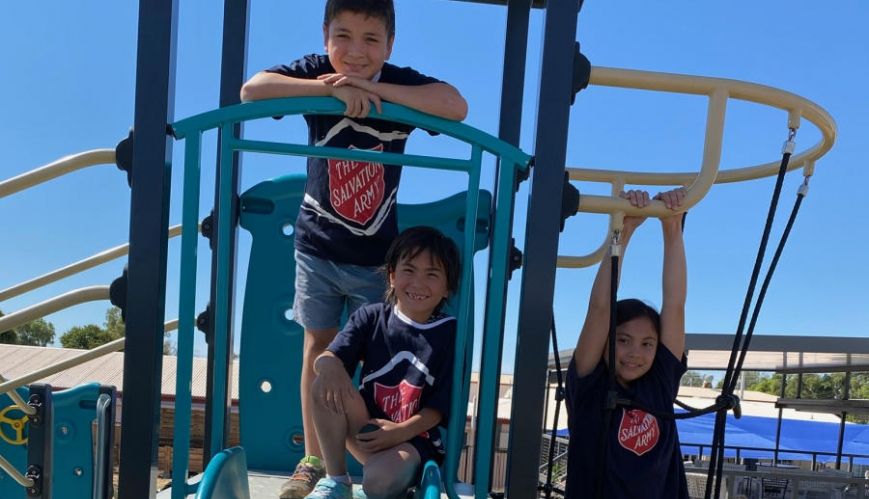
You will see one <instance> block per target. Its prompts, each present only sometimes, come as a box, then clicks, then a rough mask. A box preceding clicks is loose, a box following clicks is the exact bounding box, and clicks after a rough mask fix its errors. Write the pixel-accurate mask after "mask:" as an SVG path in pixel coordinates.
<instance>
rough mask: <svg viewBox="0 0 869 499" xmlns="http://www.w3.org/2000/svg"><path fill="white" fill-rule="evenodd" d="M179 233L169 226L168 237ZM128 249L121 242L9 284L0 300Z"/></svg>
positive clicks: (114, 257) (52, 280)
mask: <svg viewBox="0 0 869 499" xmlns="http://www.w3.org/2000/svg"><path fill="white" fill-rule="evenodd" d="M180 234H181V225H180V224H179V225H175V226H172V227H170V228H169V239H172V238H173V237H177V236H179V235H180ZM129 251H130V243H126V244H121V245H119V246H115V247H114V248H109V249H107V250H105V251H102V252H100V253H97V254H95V255H92V256H90V257H88V258H85V259H84V260H79V261H78V262H75V263H71V264H69V265H67V266H66V267H61V268H59V269H56V270H53V271H51V272H49V273H47V274H43V275H41V276H39V277H35V278H33V279H30V280H29V281H24V282H22V283H19V284H16V285H14V286H10V287H8V288H6V289H4V290H0V301H3V300H8V299H9V298H14V297H16V296H18V295H21V294H24V293H26V292H28V291H33V290H34V289H36V288H39V287H42V286H45V285H46V284H51V283H53V282H55V281H59V280H61V279H63V278H64V277H69V276H71V275H75V274H78V273H80V272H83V271H85V270H88V269H91V268H94V267H96V266H97V265H100V264H103V263H106V262H109V261H111V260H114V259H116V258H120V257H122V256H124V255H126V254H127V253H129Z"/></svg>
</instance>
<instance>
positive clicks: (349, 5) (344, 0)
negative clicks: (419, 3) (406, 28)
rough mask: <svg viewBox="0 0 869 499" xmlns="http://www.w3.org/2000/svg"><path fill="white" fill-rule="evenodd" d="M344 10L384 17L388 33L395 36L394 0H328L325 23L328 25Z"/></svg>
mask: <svg viewBox="0 0 869 499" xmlns="http://www.w3.org/2000/svg"><path fill="white" fill-rule="evenodd" d="M344 11H349V12H353V13H356V14H363V15H366V16H368V17H376V18H379V19H382V20H383V23H384V24H385V25H386V34H387V35H388V36H390V37H392V36H395V6H394V5H393V4H392V0H327V2H326V13H325V15H324V16H323V24H325V25H326V26H328V25H329V23H331V22H332V19H335V17H336V16H337V15H338V14H340V13H341V12H344Z"/></svg>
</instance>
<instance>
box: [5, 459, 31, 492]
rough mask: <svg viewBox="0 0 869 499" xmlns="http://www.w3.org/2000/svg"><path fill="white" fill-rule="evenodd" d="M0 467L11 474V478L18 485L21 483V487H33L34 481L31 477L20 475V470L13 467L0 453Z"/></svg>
mask: <svg viewBox="0 0 869 499" xmlns="http://www.w3.org/2000/svg"><path fill="white" fill-rule="evenodd" d="M0 469H2V470H3V471H5V472H6V474H8V475H9V476H11V477H12V479H13V480H15V481H16V482H18V485H21V486H22V487H27V488H30V487H33V484H34V483H36V482H34V481H33V479H32V478H27V477H26V476H24V475H22V474H21V472H20V471H18V470H17V469H15V466H12V463H10V462H9V461H7V460H6V458H5V457H3V455H0Z"/></svg>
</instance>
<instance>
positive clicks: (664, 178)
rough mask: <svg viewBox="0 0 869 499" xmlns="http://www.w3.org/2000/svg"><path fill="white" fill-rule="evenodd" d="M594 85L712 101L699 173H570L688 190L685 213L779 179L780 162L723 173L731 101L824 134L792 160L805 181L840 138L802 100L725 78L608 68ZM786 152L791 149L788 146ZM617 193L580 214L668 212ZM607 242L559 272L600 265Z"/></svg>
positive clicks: (563, 262) (562, 262) (586, 201)
mask: <svg viewBox="0 0 869 499" xmlns="http://www.w3.org/2000/svg"><path fill="white" fill-rule="evenodd" d="M591 84H593V85H599V86H609V87H621V88H633V89H641V90H653V91H662V92H676V93H684V94H694V95H706V96H708V97H709V105H708V110H707V118H706V132H705V143H704V149H703V157H702V161H701V165H700V171H699V172H698V173H694V172H691V173H685V172H677V173H665V172H661V173H652V172H635V171H618V170H601V169H591V168H576V167H568V168H567V171H568V172H569V175H570V179H571V180H576V181H589V182H600V183H609V184H611V185H613V186H614V187H615V186H616V185H617V184H618V185H622V186H623V185H625V184H634V185H667V186H680V185H681V186H685V187H686V188H687V191H686V195H685V200H684V202H683V205H682V208H683V210H687V209H689V208H691V207H692V206H694V205H695V204H697V203H698V202H699V201H700V200H701V199H702V198H703V197H704V196H705V195H706V193H707V192H708V191H709V189H710V188H711V186H712V184H714V183H728V182H740V181H744V180H750V179H756V178H761V177H766V176H770V175H774V174H776V172H777V171H778V166H779V162H778V161H774V162H769V163H763V164H759V165H754V166H749V167H745V168H736V169H729V170H724V171H719V165H720V162H721V148H722V138H723V132H724V115H725V109H726V104H727V101H728V100H729V99H737V100H743V101H748V102H754V103H758V104H764V105H768V106H771V107H775V108H778V109H782V110H784V111H786V112H787V114H788V123H787V124H788V128H789V129H791V130H792V131H794V132H795V131H796V129H798V128H799V126H800V120H801V119H802V118H805V119H806V120H808V121H810V122H811V123H813V124H814V125H815V126H816V127H817V128H818V129H819V131H820V133H821V140H820V141H819V142H818V143H817V144H815V145H814V146H812V147H810V148H809V149H807V150H806V151H803V152H801V153H799V154H797V155H795V156H793V157H792V158H791V160H790V163H789V165H788V170H793V169H795V168H799V167H803V169H804V170H805V172H804V174H805V175H811V174H812V173H813V171H814V167H815V162H816V161H817V160H818V159H819V158H820V157H822V156H823V155H824V154H826V153H827V151H829V150H830V148H831V147H832V146H833V142H834V141H835V138H836V123H835V121H834V120H833V118H832V117H831V116H830V114H829V113H827V111H826V110H824V109H823V108H821V107H820V106H819V105H817V104H815V103H814V102H811V101H809V100H808V99H805V98H803V97H800V96H798V95H795V94H792V93H790V92H786V91H784V90H780V89H777V88H773V87H769V86H765V85H759V84H756V83H748V82H743V81H738V80H730V79H725V78H710V77H702V76H689V75H679V74H670V73H657V72H650V71H636V70H627V69H616V68H606V67H595V68H592V72H591ZM786 147H793V146H792V142H791V145H790V146H788V144H787V143H786ZM618 190H620V189H615V188H614V189H613V192H612V194H611V195H610V196H596V195H590V194H583V195H582V196H581V197H580V201H579V205H578V206H577V211H583V212H590V213H609V214H612V213H615V212H619V211H620V212H623V213H624V214H626V215H643V216H663V215H667V214H669V210H667V208H666V207H665V206H664V204H663V203H662V202H661V201H656V200H653V201H652V202H651V203H650V205H649V206H647V207H646V208H642V209H640V208H634V207H632V206H631V205H630V203H629V202H628V201H627V200H625V199H621V198H620V197H618ZM605 245H606V242H605V243H603V244H602V245H601V246H600V247H599V248H598V249H597V250H595V251H593V252H592V253H590V254H588V255H585V256H559V259H558V265H559V266H560V267H585V266H589V265H593V264H595V263H597V262H598V261H600V258H602V257H603V254H604V253H605V252H606V247H605Z"/></svg>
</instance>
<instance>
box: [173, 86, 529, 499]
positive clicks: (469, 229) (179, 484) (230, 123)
mask: <svg viewBox="0 0 869 499" xmlns="http://www.w3.org/2000/svg"><path fill="white" fill-rule="evenodd" d="M343 112H344V104H343V103H341V102H340V101H338V100H336V99H332V98H327V97H304V98H286V99H274V100H266V101H258V102H252V103H245V104H239V105H235V106H230V107H226V108H222V109H218V110H214V111H210V112H206V113H203V114H199V115H196V116H192V117H190V118H187V119H184V120H181V121H179V122H177V123H175V124H174V125H173V127H172V128H173V131H174V134H175V137H176V138H177V139H179V140H181V139H183V140H184V141H185V149H184V151H185V152H184V175H183V177H184V187H183V208H182V209H183V214H182V241H181V276H180V298H179V317H180V321H179V328H178V329H179V334H178V371H177V380H176V384H177V385H176V409H175V411H176V412H175V435H174V454H175V458H174V459H173V477H175V478H176V480H175V483H174V484H173V495H172V497H173V499H180V498H183V497H186V495H187V494H188V493H191V492H193V491H195V490H196V485H191V484H189V483H188V482H187V481H186V479H184V480H178V478H184V477H186V476H187V471H188V469H187V468H188V459H187V456H188V455H189V450H190V425H189V422H190V417H191V402H192V395H191V377H192V361H193V328H194V319H193V318H194V317H195V315H196V314H195V311H194V302H195V292H196V290H195V288H196V249H197V222H198V217H199V192H200V180H201V178H200V177H201V160H202V154H201V146H202V134H203V133H204V132H206V131H210V130H215V129H216V130H217V133H218V134H219V137H220V142H219V143H220V150H219V151H218V155H219V158H220V161H219V163H218V164H219V167H218V168H219V169H220V171H219V172H218V175H217V178H219V179H220V182H219V185H218V186H217V191H218V194H217V203H216V204H217V209H220V208H225V207H228V206H231V201H232V197H233V196H234V195H236V194H237V193H235V192H233V186H232V178H233V175H232V174H231V173H232V172H231V171H230V169H231V168H232V164H233V162H232V156H233V154H235V153H236V152H258V153H273V154H283V155H293V156H305V157H320V158H335V159H349V160H359V161H373V162H379V163H383V164H384V165H390V164H393V165H404V166H410V167H414V166H415V167H425V168H432V169H438V170H449V171H458V172H464V173H466V174H467V176H468V177H467V178H468V182H467V192H468V204H467V209H466V213H465V220H476V217H477V213H476V210H477V205H478V193H479V190H480V171H481V168H482V158H483V153H489V154H492V155H494V156H496V157H497V158H498V161H499V165H500V169H499V175H498V178H497V180H496V182H497V192H498V193H499V194H498V196H497V197H496V200H495V206H494V210H493V217H494V218H493V223H492V228H491V232H490V234H491V235H490V237H491V249H490V258H489V268H488V269H487V270H488V273H487V275H489V279H488V283H487V292H486V304H485V307H486V308H485V310H486V317H485V322H484V327H483V331H484V338H483V342H484V344H483V356H484V357H486V359H487V361H485V362H484V363H483V365H484V366H497V365H499V363H498V362H496V361H495V359H497V358H499V357H500V355H501V351H500V348H499V347H500V341H498V340H499V339H500V335H501V334H502V332H501V330H500V329H501V327H502V326H501V325H502V323H503V317H504V311H505V303H504V301H505V299H504V295H505V293H504V290H505V289H506V284H507V279H508V275H509V254H510V248H511V244H510V241H511V239H510V233H511V229H512V220H511V218H510V217H511V215H512V212H513V202H514V198H513V192H514V182H515V180H514V179H515V178H516V173H517V171H519V170H524V169H527V168H528V166H529V163H530V161H531V157H530V156H528V155H527V154H525V153H524V152H522V151H521V150H519V149H517V148H515V147H513V146H511V145H510V144H507V143H505V142H503V141H500V140H498V139H497V138H495V137H493V136H491V135H489V134H486V133H484V132H482V131H480V130H477V129H475V128H472V127H470V126H467V125H464V124H462V123H458V122H454V121H448V120H444V119H441V118H437V117H434V116H430V115H427V114H423V113H419V112H417V111H413V110H410V109H408V108H405V107H402V106H398V105H394V104H388V103H385V104H383V112H382V114H378V113H377V112H375V111H372V112H371V114H370V117H371V118H381V119H384V120H389V121H395V122H400V123H405V124H410V125H413V126H415V127H418V128H422V129H426V130H430V131H433V132H438V133H440V134H442V135H445V136H448V137H452V138H455V139H457V140H459V141H461V142H465V143H467V144H468V145H470V148H471V151H470V155H469V157H468V158H467V159H455V158H444V157H434V156H420V155H412V154H396V153H387V152H376V151H367V150H360V149H342V148H334V147H321V146H312V145H305V144H293V143H278V142H266V141H257V140H247V139H244V138H241V137H236V136H235V134H234V131H233V128H234V125H236V124H240V123H243V122H246V121H250V120H255V119H261V118H268V117H272V116H286V115H299V114H328V115H341V114H343ZM217 220H218V225H217V227H216V231H215V234H216V241H215V245H214V251H216V261H217V265H216V274H215V276H214V279H215V281H216V287H217V293H216V300H215V303H214V304H213V305H214V314H215V324H218V325H225V324H229V320H228V314H229V308H228V303H229V292H230V289H229V276H230V269H231V266H232V265H233V264H234V262H232V261H231V260H230V254H231V253H230V235H231V231H232V229H233V227H232V225H231V220H230V217H228V216H220V214H219V213H218V215H217ZM474 239H475V227H474V224H470V223H468V224H465V227H464V240H463V243H464V244H463V250H462V251H463V255H462V260H463V261H464V262H465V263H466V264H465V265H464V266H463V269H462V281H461V289H460V300H459V302H458V304H457V306H458V324H459V331H458V334H457V337H456V348H455V363H454V366H455V367H454V373H453V375H454V379H456V380H464V381H465V382H464V383H454V384H453V391H452V399H451V402H452V406H451V413H450V419H449V421H450V422H449V427H448V436H447V446H446V447H447V450H448V453H447V458H446V463H445V466H444V468H445V476H444V486H445V488H446V492H447V494H448V495H449V496H450V497H452V498H456V497H458V495H457V494H456V491H455V486H454V485H455V482H456V470H457V468H458V460H459V455H460V452H461V449H462V443H463V442H462V437H463V435H464V430H465V428H464V426H465V419H466V415H465V413H464V408H465V407H466V403H467V400H462V397H463V396H464V398H465V399H467V389H466V388H465V387H466V386H467V383H468V382H467V379H468V378H469V372H468V371H469V370H470V351H471V350H472V348H473V337H474V331H473V311H472V310H471V309H470V308H471V306H470V303H471V293H472V292H473V290H472V279H471V271H472V266H473V263H472V262H473V252H474V247H475V240H474ZM227 337H228V331H227V329H226V327H225V326H223V327H218V328H216V329H215V331H214V332H213V338H214V341H213V342H212V343H211V345H212V347H213V348H215V352H214V354H215V358H218V359H221V358H226V352H225V351H223V350H224V349H225V348H226V339H227ZM487 346H488V347H489V348H487ZM242 361H243V359H242ZM492 368H494V367H492ZM227 369H228V366H225V365H215V367H214V372H213V373H212V376H213V380H212V381H213V386H214V393H215V396H214V399H213V403H212V406H211V408H209V410H211V411H212V412H211V420H212V422H213V423H212V424H213V426H212V432H211V435H212V439H213V441H212V442H211V446H210V448H212V449H216V448H220V439H221V438H222V435H223V434H224V428H225V425H226V421H225V413H224V411H223V409H222V408H223V407H226V400H225V399H223V397H225V394H226V393H227V390H226V379H227V376H226V373H227V371H226V370H227ZM488 374H489V375H488V376H486V377H485V378H484V379H495V380H497V379H499V376H498V373H488ZM481 376H482V374H481ZM497 396H498V386H497V383H495V384H494V386H489V387H481V393H480V398H479V399H478V400H479V407H480V408H479V411H480V412H479V413H480V414H491V415H492V417H491V418H483V419H482V420H481V422H480V424H479V425H478V427H477V431H478V432H481V433H482V434H483V435H485V436H490V437H484V438H483V441H482V443H481V445H480V446H478V449H477V455H478V458H477V463H476V473H475V475H476V480H475V481H476V486H475V489H476V491H475V494H476V496H477V497H486V496H487V495H488V490H487V489H488V482H489V477H490V475H491V458H490V457H488V456H486V452H489V453H491V452H490V451H491V449H492V448H493V440H494V420H495V418H494V414H496V411H497Z"/></svg>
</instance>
